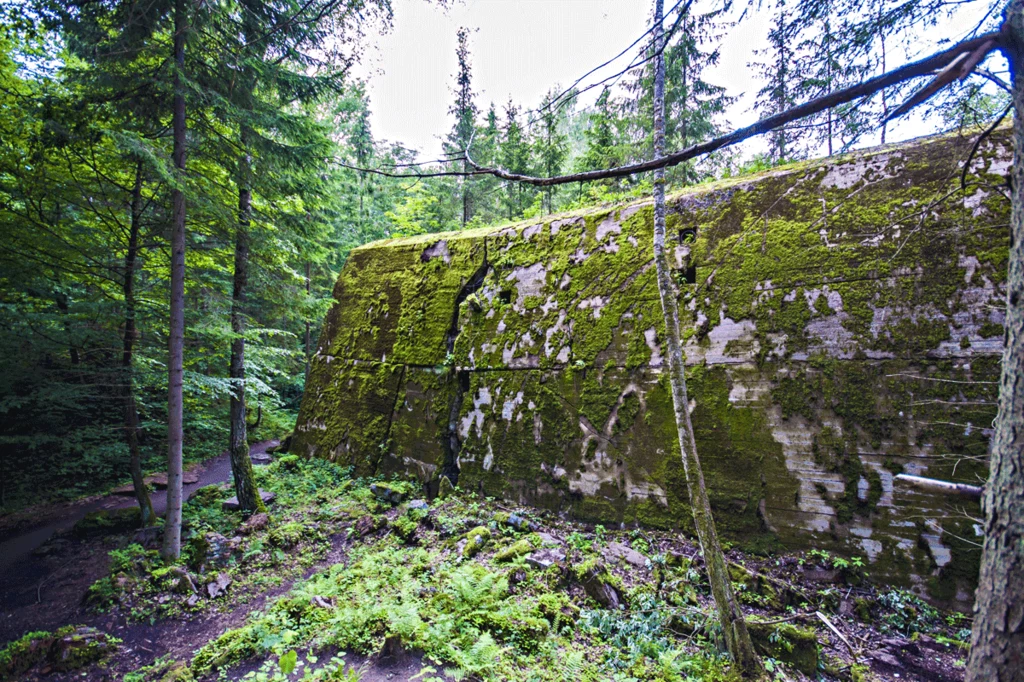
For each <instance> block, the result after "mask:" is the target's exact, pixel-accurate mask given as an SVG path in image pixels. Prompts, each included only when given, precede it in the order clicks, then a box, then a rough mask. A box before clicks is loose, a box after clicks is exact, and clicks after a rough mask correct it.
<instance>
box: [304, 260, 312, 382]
mask: <svg viewBox="0 0 1024 682" xmlns="http://www.w3.org/2000/svg"><path fill="white" fill-rule="evenodd" d="M312 282H313V263H312V262H311V261H306V305H309V292H310V290H311V288H312ZM311 340H312V339H310V323H309V316H308V315H307V316H306V338H305V344H304V346H303V347H304V348H305V349H306V374H305V376H306V379H309V362H310V358H311V357H312V354H313V349H312V348H311V347H310V342H311Z"/></svg>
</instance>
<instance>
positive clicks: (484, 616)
mask: <svg viewBox="0 0 1024 682" xmlns="http://www.w3.org/2000/svg"><path fill="white" fill-rule="evenodd" d="M257 475H258V477H259V484H260V487H261V488H262V489H264V490H269V491H271V492H274V493H275V494H276V495H277V499H276V501H275V503H274V504H273V505H272V506H271V508H270V511H269V512H268V513H267V514H266V515H262V514H261V515H256V516H254V517H252V518H250V519H248V520H243V519H242V518H241V517H240V516H239V515H238V513H237V512H231V511H225V510H224V509H223V508H222V502H223V500H224V499H226V498H227V496H228V495H230V491H228V490H227V489H226V488H225V487H223V486H208V487H206V488H203V489H201V490H200V491H199V492H198V494H197V495H196V496H195V497H194V498H193V500H192V501H191V502H189V504H188V505H187V508H186V512H185V517H186V522H187V527H188V530H187V532H186V535H187V538H188V539H187V542H186V543H185V551H184V552H183V556H182V560H181V561H180V562H179V563H178V564H174V565H165V564H163V563H162V562H161V561H160V560H159V559H158V557H157V555H156V552H155V551H154V550H152V549H149V548H147V543H148V546H155V543H156V541H157V540H158V538H157V537H155V536H149V537H147V536H146V534H141V535H140V534H137V533H135V532H132V531H127V532H123V533H120V534H117V533H114V534H108V535H105V536H103V537H94V538H91V539H83V540H80V541H79V542H80V543H81V544H82V547H83V548H85V547H87V546H88V547H91V551H93V552H94V553H99V552H100V551H101V550H108V549H109V550H110V552H109V553H110V560H109V567H108V568H106V569H104V568H103V567H102V565H101V564H102V563H103V562H101V561H99V559H97V560H96V565H95V566H96V567H94V569H93V570H94V571H95V572H94V575H95V577H96V580H95V582H94V583H93V584H92V585H91V586H90V587H88V588H87V589H85V590H84V593H83V594H79V595H71V594H68V595H67V597H66V598H67V599H75V601H76V602H77V601H78V600H80V604H81V605H80V606H78V607H76V608H75V609H73V610H72V612H71V613H68V614H67V621H66V622H65V623H53V624H51V625H49V626H47V629H48V630H51V631H52V632H38V631H36V632H29V631H30V630H37V626H34V625H32V624H25V626H24V627H22V628H19V627H18V624H17V622H16V618H17V615H18V613H17V612H16V611H15V612H13V613H11V614H5V619H4V620H5V625H4V632H5V633H8V634H7V635H6V636H7V638H8V639H10V640H13V641H11V642H9V643H8V645H7V646H6V648H4V649H3V650H2V651H0V680H6V679H11V680H54V681H62V680H71V679H89V680H126V681H130V682H172V681H178V682H187V681H199V680H210V681H212V680H254V681H257V682H269V681H271V680H274V681H276V682H284V681H298V680H305V681H307V682H312V681H318V680H350V681H354V680H366V681H368V682H375V681H376V680H385V679H395V680H397V679H413V678H415V679H422V680H433V681H440V680H449V679H451V680H459V679H478V680H567V679H574V680H575V679H579V680H608V679H614V680H664V681H666V682H669V681H676V680H679V681H681V680H728V679H731V677H730V674H729V672H728V659H727V657H726V656H725V655H724V654H723V653H722V652H721V651H720V648H719V637H718V628H717V626H716V624H715V622H714V617H713V606H712V604H711V602H710V593H709V589H708V585H707V583H706V580H705V578H704V575H703V564H702V559H701V554H700V551H699V548H698V547H697V546H696V545H695V543H694V542H693V541H692V540H690V539H688V538H687V537H686V536H684V535H682V534H680V533H677V532H670V531H649V530H619V529H606V528H604V527H602V526H590V525H584V524H581V523H577V522H570V521H567V520H565V519H562V518H559V517H558V516H556V515H554V514H552V513H550V512H543V511H536V510H527V509H524V508H519V507H512V506H508V505H505V504H502V503H499V502H496V501H495V500H493V499H489V498H482V497H478V496H475V495H473V494H471V493H467V492H465V491H461V490H458V489H456V490H443V491H442V495H441V496H440V497H438V498H436V499H434V500H433V501H427V500H423V499H416V493H417V491H418V490H419V486H418V485H415V484H413V483H410V482H408V481H404V480H398V481H384V480H382V479H380V478H375V479H368V478H352V476H351V472H350V470H348V469H344V468H341V467H339V466H338V465H335V464H332V463H330V462H326V461H323V460H315V459H314V460H302V459H300V458H298V457H296V456H294V455H288V456H284V457H280V458H279V459H278V460H277V461H275V462H274V463H272V464H271V465H269V466H267V467H264V468H261V469H260V470H258V474H257ZM140 542H141V544H140ZM74 558H75V557H71V559H74ZM729 559H730V561H731V563H732V565H731V574H732V578H733V581H734V583H735V585H736V588H737V590H738V591H739V594H740V595H741V598H742V601H743V603H744V608H745V610H746V613H747V616H748V619H749V621H750V623H751V630H752V632H753V633H754V637H755V641H756V642H757V646H758V647H759V649H760V650H761V652H762V654H763V655H764V657H765V661H766V664H767V666H768V667H769V668H770V669H771V670H772V672H773V675H774V676H775V677H776V678H777V679H779V680H782V679H788V680H808V679H816V680H859V681H870V680H878V681H880V680H894V679H900V680H918V681H932V680H938V681H942V682H946V681H949V682H953V681H955V680H960V679H962V666H963V660H964V654H965V651H964V647H965V645H964V644H963V640H964V639H965V638H966V636H967V634H966V628H968V627H969V621H968V620H967V619H966V618H965V617H964V616H962V615H960V614H955V613H948V614H947V613H942V612H940V611H938V610H936V609H934V608H932V607H930V606H929V605H927V604H926V603H924V602H922V601H921V600H919V599H917V598H916V597H914V596H912V595H910V594H908V593H907V592H904V591H901V590H897V589H892V588H890V587H888V586H886V585H881V584H873V583H871V582H870V581H869V580H867V579H866V578H865V577H864V575H863V572H862V568H863V562H862V561H860V560H858V559H841V558H838V557H836V556H833V555H830V554H828V553H826V552H823V551H809V552H805V553H800V554H775V555H750V554H745V553H743V552H740V551H738V550H735V549H730V550H729ZM97 567H98V568H97ZM59 580H60V578H59V577H58V578H55V581H58V582H59ZM53 587H54V586H51V588H53ZM61 625H68V626H71V627H65V628H63V629H60V628H59V626H61ZM15 638H17V639H15ZM69 652H71V653H69Z"/></svg>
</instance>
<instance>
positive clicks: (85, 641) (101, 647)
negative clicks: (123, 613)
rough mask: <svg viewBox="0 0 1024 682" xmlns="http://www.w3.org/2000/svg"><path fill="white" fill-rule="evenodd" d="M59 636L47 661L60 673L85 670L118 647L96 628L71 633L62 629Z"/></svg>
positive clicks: (51, 648)
mask: <svg viewBox="0 0 1024 682" xmlns="http://www.w3.org/2000/svg"><path fill="white" fill-rule="evenodd" d="M62 633H63V634H62ZM57 634H58V636H57V638H56V639H55V640H54V641H53V644H51V645H50V649H49V651H48V652H47V656H46V660H47V663H49V664H50V666H51V667H52V668H53V670H56V671H58V672H67V671H70V670H78V669H80V668H84V667H85V666H87V665H91V664H92V663H95V662H97V661H99V660H100V659H103V658H105V657H107V656H109V655H110V654H112V653H114V651H116V650H117V645H116V644H114V643H113V642H112V641H110V638H109V637H107V635H106V634H105V633H103V632H100V631H99V630H97V629H96V628H90V627H84V626H79V627H74V628H72V629H71V630H70V631H67V628H61V629H60V630H58V631H57Z"/></svg>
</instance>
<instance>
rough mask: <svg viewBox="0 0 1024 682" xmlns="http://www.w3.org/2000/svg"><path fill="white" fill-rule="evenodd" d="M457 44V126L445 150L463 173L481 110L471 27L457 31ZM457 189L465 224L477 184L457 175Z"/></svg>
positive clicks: (454, 104) (451, 111) (453, 108)
mask: <svg viewBox="0 0 1024 682" xmlns="http://www.w3.org/2000/svg"><path fill="white" fill-rule="evenodd" d="M456 37H457V39H458V46H457V47H456V48H455V55H456V57H457V58H458V63H459V66H458V72H457V73H456V74H455V90H454V93H455V101H454V102H452V105H451V108H449V109H448V113H449V114H451V115H452V116H454V117H455V125H454V126H453V127H452V130H451V132H449V133H448V136H447V138H446V139H445V144H444V151H445V154H447V155H448V157H449V158H453V159H459V160H458V161H456V162H454V163H453V164H452V166H453V167H454V168H457V169H459V170H462V171H463V172H466V171H468V170H469V162H468V161H466V160H465V159H464V158H463V157H464V154H465V153H466V151H468V150H469V149H470V145H471V144H472V142H473V137H474V133H475V132H476V116H477V113H478V110H477V107H476V103H475V102H474V97H475V93H474V92H473V78H472V76H473V74H472V64H471V63H470V55H469V29H467V28H465V27H463V28H460V29H459V30H458V32H457V34H456ZM458 190H459V199H460V203H461V206H460V209H461V224H462V227H466V224H467V223H468V222H469V221H470V219H471V218H472V217H473V191H474V185H473V182H472V180H471V178H470V177H468V176H462V177H459V178H458Z"/></svg>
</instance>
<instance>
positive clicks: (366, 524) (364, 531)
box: [355, 514, 379, 537]
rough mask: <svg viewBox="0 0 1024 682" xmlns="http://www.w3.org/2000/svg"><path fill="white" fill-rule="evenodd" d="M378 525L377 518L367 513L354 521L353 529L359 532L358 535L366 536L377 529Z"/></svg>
mask: <svg viewBox="0 0 1024 682" xmlns="http://www.w3.org/2000/svg"><path fill="white" fill-rule="evenodd" d="M378 527H379V524H378V522H377V519H375V518H373V517H372V516H370V515H369V514H367V515H366V516H360V517H359V519H358V520H357V521H356V525H355V531H356V533H358V534H359V537H366V536H367V535H369V534H370V533H372V532H373V531H375V530H377V528H378Z"/></svg>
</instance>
